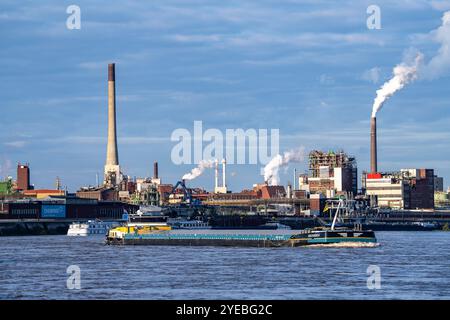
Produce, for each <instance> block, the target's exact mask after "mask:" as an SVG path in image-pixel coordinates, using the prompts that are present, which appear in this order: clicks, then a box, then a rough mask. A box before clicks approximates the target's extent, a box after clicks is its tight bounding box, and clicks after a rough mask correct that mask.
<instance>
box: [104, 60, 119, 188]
mask: <svg viewBox="0 0 450 320" xmlns="http://www.w3.org/2000/svg"><path fill="white" fill-rule="evenodd" d="M115 80H116V74H115V64H114V63H110V64H108V145H107V148H106V163H105V184H110V185H116V184H117V183H119V182H120V167H119V156H118V151H117V131H116V81H115Z"/></svg>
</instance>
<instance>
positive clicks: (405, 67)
mask: <svg viewBox="0 0 450 320" xmlns="http://www.w3.org/2000/svg"><path fill="white" fill-rule="evenodd" d="M422 61H423V55H422V54H421V53H418V54H417V56H416V58H415V59H414V62H413V64H412V65H411V64H407V63H405V62H402V63H401V64H399V65H397V66H396V67H395V68H394V70H393V74H394V76H393V77H392V78H391V79H390V80H389V81H388V82H386V83H385V84H383V86H382V87H381V88H380V89H378V90H377V96H376V98H375V100H374V102H373V108H372V117H376V115H377V112H378V111H380V109H381V108H382V107H383V104H384V103H385V102H386V100H388V99H389V98H390V97H392V96H393V95H394V93H396V92H397V91H399V90H401V89H403V88H404V87H405V86H406V85H407V84H408V83H410V82H412V81H414V80H416V79H417V73H418V70H419V67H420V65H421V63H422Z"/></svg>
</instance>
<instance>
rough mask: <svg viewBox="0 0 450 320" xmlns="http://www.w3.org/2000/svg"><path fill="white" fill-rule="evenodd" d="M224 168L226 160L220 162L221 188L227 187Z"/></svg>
mask: <svg viewBox="0 0 450 320" xmlns="http://www.w3.org/2000/svg"><path fill="white" fill-rule="evenodd" d="M226 166H227V160H225V159H223V160H222V187H224V188H226V187H227V176H226V169H225V168H226Z"/></svg>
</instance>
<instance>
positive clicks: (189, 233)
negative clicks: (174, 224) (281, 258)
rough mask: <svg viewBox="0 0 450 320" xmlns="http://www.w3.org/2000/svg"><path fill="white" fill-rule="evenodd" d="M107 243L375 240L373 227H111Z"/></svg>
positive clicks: (282, 244)
mask: <svg viewBox="0 0 450 320" xmlns="http://www.w3.org/2000/svg"><path fill="white" fill-rule="evenodd" d="M106 241H107V243H108V244H125V245H180V246H232V247H297V246H306V245H313V244H332V243H347V242H351V243H355V242H356V243H376V238H375V234H374V233H373V231H354V230H351V229H343V230H339V229H336V230H329V229H306V230H221V231H214V230H170V231H161V232H150V233H141V234H140V233H138V232H135V233H124V234H116V233H115V232H114V229H113V230H110V232H109V234H108V236H107V239H106Z"/></svg>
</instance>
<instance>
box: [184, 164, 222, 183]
mask: <svg viewBox="0 0 450 320" xmlns="http://www.w3.org/2000/svg"><path fill="white" fill-rule="evenodd" d="M215 163H216V161H215V160H201V161H200V162H199V164H198V166H197V167H196V168H194V169H192V170H191V172H190V173H186V174H185V175H184V176H183V178H182V179H183V180H193V179H195V178H197V177H199V176H200V175H201V174H202V173H203V172H204V171H205V169H208V168H212V167H213V166H214V165H215Z"/></svg>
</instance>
